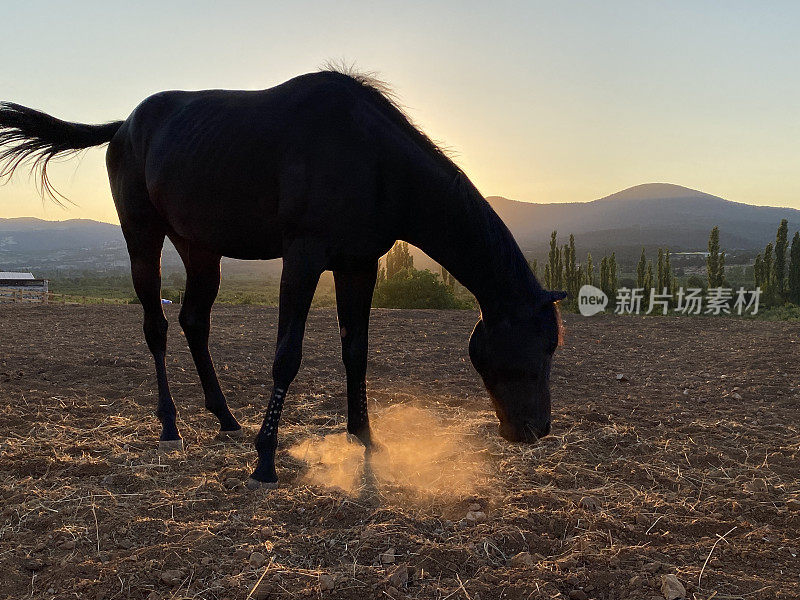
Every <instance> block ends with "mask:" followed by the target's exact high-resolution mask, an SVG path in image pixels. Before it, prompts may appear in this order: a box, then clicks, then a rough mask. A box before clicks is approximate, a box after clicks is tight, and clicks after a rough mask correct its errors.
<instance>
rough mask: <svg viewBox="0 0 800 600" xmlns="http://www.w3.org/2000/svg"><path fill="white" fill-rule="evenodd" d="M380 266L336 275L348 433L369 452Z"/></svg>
mask: <svg viewBox="0 0 800 600" xmlns="http://www.w3.org/2000/svg"><path fill="white" fill-rule="evenodd" d="M377 270H378V265H377V264H376V263H374V262H370V264H369V265H368V266H365V267H364V268H363V269H359V270H346V271H334V272H333V279H334V282H335V284H336V310H337V312H338V314H339V334H340V335H341V337H342V361H343V362H344V368H345V371H346V372H347V431H348V433H351V434H353V435H355V436H356V437H357V438H358V439H359V440H361V442H362V443H363V444H364V446H366V447H367V448H371V447H372V445H373V440H372V435H371V432H370V427H369V415H368V414H367V384H366V376H367V339H368V329H369V311H370V307H371V305H372V293H373V291H374V289H375V278H376V274H377Z"/></svg>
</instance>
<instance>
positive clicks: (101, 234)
mask: <svg viewBox="0 0 800 600" xmlns="http://www.w3.org/2000/svg"><path fill="white" fill-rule="evenodd" d="M111 243H124V240H123V237H122V230H121V229H120V228H119V226H118V225H112V224H110V223H101V222H99V221H92V220H90V219H69V220H67V221H44V220H42V219H34V218H32V217H21V218H17V219H0V252H1V251H3V250H6V251H14V252H48V251H52V250H67V249H70V250H72V249H77V248H98V247H103V246H106V245H108V244H111Z"/></svg>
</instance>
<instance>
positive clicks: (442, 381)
mask: <svg viewBox="0 0 800 600" xmlns="http://www.w3.org/2000/svg"><path fill="white" fill-rule="evenodd" d="M170 310H172V309H170ZM215 315H216V316H215V323H214V332H213V338H214V347H213V348H212V351H213V353H214V355H215V357H216V360H217V365H218V368H219V370H220V374H221V379H222V382H223V387H224V388H225V389H226V390H229V400H230V403H231V406H232V408H233V410H234V412H235V413H236V414H237V416H239V417H240V419H241V420H242V421H243V422H245V423H248V424H250V425H253V426H254V425H255V424H257V423H258V422H259V421H260V413H261V411H262V410H263V408H264V405H265V403H266V394H267V393H268V390H269V378H268V372H269V369H268V364H269V359H268V357H269V355H270V353H271V348H272V338H273V337H274V321H275V311H274V310H271V309H260V308H234V307H224V308H221V309H220V310H218V311H217V312H216V313H215ZM169 317H170V320H171V321H172V322H176V319H175V315H174V314H170V315H169ZM3 319H4V326H3V334H4V336H5V337H4V339H3V343H2V346H1V347H0V391H2V400H3V401H2V403H1V404H0V411H2V418H0V427H2V437H1V438H0V440H1V441H0V443H1V444H2V447H1V448H0V451H2V471H0V499H2V508H0V569H2V572H3V574H4V575H3V577H2V578H0V581H1V582H0V597H8V598H20V597H32V598H98V599H100V598H102V599H105V600H110V599H111V598H173V599H180V598H220V599H221V598H231V599H232V598H248V597H249V598H298V597H299V598H304V597H309V598H318V597H326V598H327V597H330V598H357V599H359V600H361V599H363V598H387V597H409V598H435V599H438V600H445V599H447V598H450V599H451V600H455V599H459V598H460V599H471V600H478V599H483V600H487V599H495V598H497V599H499V598H509V599H523V598H568V597H570V594H571V593H572V594H573V596H572V597H575V598H577V597H582V596H580V594H579V592H580V591H582V592H584V593H585V595H586V597H588V598H596V599H608V600H611V599H629V598H630V599H649V598H651V597H660V591H659V588H660V583H661V581H660V576H661V575H663V574H666V573H675V574H676V575H677V576H678V578H679V579H680V580H681V582H682V583H683V584H684V585H685V586H686V587H687V589H688V591H689V597H692V598H697V599H700V598H702V599H710V598H715V599H718V600H721V599H724V598H727V599H733V598H742V599H747V600H750V599H762V598H763V599H765V600H766V599H773V598H797V597H799V596H800V568H798V560H797V558H796V555H797V553H798V550H797V548H798V546H800V544H799V543H798V542H797V538H796V535H797V531H798V529H800V483H798V476H799V475H800V469H798V466H797V465H798V454H799V453H800V434H798V426H797V422H798V421H797V412H798V406H800V380H798V370H797V367H796V365H797V362H796V347H797V343H798V332H797V330H796V329H795V328H792V327H791V325H790V324H782V323H753V322H744V321H737V320H726V319H698V320H689V319H613V318H593V319H586V320H583V319H580V320H579V318H578V317H574V316H573V317H571V318H570V317H568V319H567V327H568V336H567V341H566V344H565V346H564V348H563V349H562V350H560V354H559V356H558V357H557V361H556V362H557V367H556V369H555V372H554V381H553V387H554V399H555V400H554V419H555V431H554V434H553V435H552V436H550V437H548V438H546V439H544V440H542V441H541V442H540V443H539V444H537V445H535V446H516V445H510V444H507V443H505V442H503V441H502V440H501V439H500V438H499V437H498V436H497V435H496V432H495V429H496V425H495V422H494V415H493V414H492V412H491V411H490V410H489V406H488V401H487V400H486V399H485V397H484V393H483V391H482V390H481V387H480V383H479V381H478V380H477V378H476V376H475V375H474V374H473V372H472V370H471V367H470V366H469V364H468V359H467V358H466V338H467V335H468V332H469V329H470V325H471V321H473V320H474V315H471V314H468V313H464V312H443V313H438V312H434V311H376V312H375V314H374V316H373V324H372V330H373V341H372V348H373V350H372V352H371V358H370V381H369V388H370V392H371V397H372V399H373V400H372V408H373V415H374V419H375V427H376V431H377V436H378V438H379V439H380V440H381V441H383V443H384V444H385V445H386V447H387V449H388V450H387V452H386V453H383V454H377V455H375V456H373V457H371V458H369V459H365V457H364V454H363V450H362V449H361V448H360V446H358V445H356V444H353V443H350V442H349V441H348V439H347V437H346V436H345V435H344V434H343V433H342V432H343V431H344V416H343V415H344V401H343V397H344V383H343V373H342V368H341V366H340V365H339V359H338V353H339V350H338V347H337V343H338V340H337V335H336V329H335V325H334V324H335V312H333V311H330V310H319V311H315V312H313V313H312V318H311V321H310V324H309V332H308V337H307V343H306V346H305V348H306V359H305V361H304V366H303V369H302V371H301V374H300V377H299V378H298V381H297V382H296V383H295V385H294V386H293V387H292V390H291V391H290V399H289V400H288V401H287V409H286V414H285V417H284V426H283V427H282V429H281V433H282V446H283V448H285V450H284V451H283V452H282V454H281V456H280V458H279V476H280V477H281V480H282V486H281V487H280V488H279V489H277V490H274V491H271V492H258V493H255V494H254V493H249V492H247V491H246V490H245V489H244V487H243V486H242V481H243V480H244V478H245V477H246V476H247V474H248V473H249V471H250V469H251V468H252V467H253V464H254V460H255V455H254V452H253V451H252V449H251V447H250V444H249V440H247V441H245V442H244V443H242V444H235V443H234V444H231V443H226V444H223V443H221V442H218V441H216V440H215V439H214V433H215V431H214V427H213V422H212V419H211V417H209V416H208V415H207V414H205V413H204V412H203V411H202V399H201V393H200V388H199V385H198V384H197V382H196V377H195V375H194V373H193V369H192V366H191V362H190V359H189V357H188V352H187V351H186V350H185V349H184V347H183V342H182V340H180V339H179V335H178V332H177V328H176V327H173V329H172V332H171V344H170V352H171V354H170V356H171V360H170V362H171V364H170V366H169V368H170V375H171V381H172V388H173V392H174V395H175V397H176V402H177V403H178V406H179V410H180V412H181V415H180V416H181V421H180V426H181V428H182V429H181V430H182V434H183V436H184V438H185V440H186V441H187V449H186V451H185V452H183V453H172V454H166V455H165V454H159V453H158V452H157V451H156V447H155V443H154V440H155V439H156V435H157V427H156V422H155V419H154V418H153V417H152V416H151V414H152V408H153V406H152V402H153V401H152V391H153V386H154V384H153V381H152V376H151V373H150V360H149V357H148V356H147V354H146V349H145V347H144V344H143V342H141V341H140V339H139V338H140V335H139V331H140V325H139V313H138V307H11V308H10V309H6V308H4V309H3ZM766 349H768V350H766ZM616 373H624V374H625V375H626V377H627V378H628V379H629V381H628V382H625V383H619V382H617V381H616V377H615V375H616ZM262 386H263V387H262ZM684 390H686V393H684ZM734 394H737V395H740V396H741V397H742V398H741V399H738V398H737V397H736V396H734ZM475 505H477V506H475ZM468 513H469V516H470V519H467V518H466V517H467V516H468ZM390 549H393V553H392V557H393V559H394V562H391V563H386V562H382V561H381V556H383V560H384V561H385V560H386V558H387V551H389V550H390ZM522 552H527V553H529V555H530V556H529V557H527V556H525V555H523V556H522V557H520V556H518V555H519V553H522ZM254 553H260V554H261V556H258V555H257V554H256V555H254ZM251 557H252V558H251ZM513 557H517V558H515V559H514V561H513V563H512V558H513ZM330 588H332V589H330Z"/></svg>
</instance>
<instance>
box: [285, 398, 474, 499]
mask: <svg viewBox="0 0 800 600" xmlns="http://www.w3.org/2000/svg"><path fill="white" fill-rule="evenodd" d="M371 420H372V429H373V438H374V439H376V440H377V441H378V442H379V443H380V444H381V446H382V447H381V449H380V450H376V451H373V452H369V453H365V450H364V447H363V446H362V445H361V444H360V443H359V442H358V441H357V440H355V439H354V438H352V436H348V435H347V434H344V433H341V434H332V435H328V436H325V437H322V438H310V439H307V440H304V441H303V442H301V443H299V444H297V445H295V446H293V447H292V448H290V449H289V454H290V455H291V456H293V457H294V458H296V459H298V460H302V461H304V462H305V463H306V464H307V465H308V468H307V470H306V472H305V473H304V475H303V479H304V481H305V482H306V483H310V484H315V485H322V486H326V487H331V488H338V489H340V490H343V491H344V492H346V493H348V494H350V495H359V494H361V493H365V492H369V491H371V490H372V489H373V488H374V490H375V491H377V492H378V493H380V494H382V495H387V494H391V495H398V494H399V495H402V496H404V497H406V498H407V499H410V500H422V501H426V500H434V499H442V500H443V499H448V498H457V497H462V496H465V495H469V494H472V493H475V492H477V491H478V490H479V489H480V488H482V487H484V486H485V485H486V484H487V483H488V479H489V463H488V453H487V451H486V448H485V447H480V446H479V445H478V443H477V441H476V439H475V436H474V434H473V433H472V432H471V431H470V428H469V426H468V424H467V423H464V422H456V421H453V420H451V419H444V418H443V417H442V416H440V415H439V414H437V413H436V412H435V411H432V410H430V409H427V408H422V407H418V406H412V405H408V404H399V405H395V406H392V407H389V408H386V409H384V410H382V411H378V412H376V414H375V416H374V417H373V418H372V419H371Z"/></svg>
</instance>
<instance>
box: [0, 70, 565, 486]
mask: <svg viewBox="0 0 800 600" xmlns="http://www.w3.org/2000/svg"><path fill="white" fill-rule="evenodd" d="M109 142H110V144H109V146H108V151H107V154H106V162H107V166H108V174H109V180H110V183H111V192H112V195H113V197H114V203H115V205H116V208H117V213H118V215H119V220H120V224H121V225H122V231H123V234H124V235H125V241H126V243H127V246H128V253H129V254H130V259H131V272H132V276H133V284H134V287H135V289H136V294H137V295H138V297H139V299H140V300H141V302H142V308H143V309H144V334H145V339H146V341H147V345H148V347H149V348H150V351H151V352H152V354H153V357H154V358H155V367H156V376H157V379H158V410H157V413H156V414H157V415H158V418H159V420H160V421H161V424H162V431H161V436H160V444H161V445H162V447H167V448H169V447H178V448H180V447H182V440H181V437H180V434H179V433H178V428H177V426H176V410H175V404H174V403H173V401H172V396H171V394H170V390H169V385H168V383H167V373H166V366H165V352H166V341H167V320H166V318H165V317H164V313H163V311H162V308H161V294H160V287H161V250H162V245H163V243H164V238H165V237H169V239H170V240H172V242H173V244H174V245H175V247H176V248H177V249H178V252H179V253H180V255H181V258H182V259H183V263H184V265H185V267H186V295H185V300H184V303H183V306H182V307H181V311H180V317H179V321H180V324H181V327H183V330H184V332H185V334H186V340H187V341H188V344H189V348H190V349H191V353H192V357H193V359H194V362H195V365H196V367H197V372H198V374H199V376H200V380H201V382H202V386H203V391H204V394H205V405H206V408H208V410H210V411H211V412H212V413H214V415H216V417H217V418H218V419H219V422H220V426H221V432H220V433H221V435H223V436H226V435H227V436H233V435H237V434H241V427H240V425H239V423H238V422H237V421H236V419H235V418H234V416H233V415H232V414H231V412H230V410H229V409H228V405H227V403H226V401H225V396H224V395H223V393H222V390H221V389H220V386H219V382H218V381H217V375H216V372H215V371H214V366H213V363H212V361H211V356H210V354H209V352H208V336H209V328H210V315H211V306H212V304H213V303H214V300H215V298H216V295H217V292H218V288H219V282H220V257H222V256H229V257H234V258H239V259H272V258H277V257H282V258H283V273H282V276H281V285H280V316H279V320H278V341H277V348H276V352H275V360H274V363H273V367H272V378H273V385H274V387H273V390H272V395H271V397H270V401H269V405H268V407H267V414H266V416H265V418H264V422H263V425H262V426H261V430H260V432H259V434H258V436H257V437H256V440H255V447H256V449H257V451H258V466H257V467H256V469H255V471H254V472H253V474H252V476H251V478H250V479H249V481H248V486H249V487H251V488H254V487H259V486H261V485H270V484H275V483H276V482H277V476H276V473H275V450H276V448H277V441H278V438H277V427H278V421H279V419H280V415H281V409H282V407H283V402H284V399H285V396H286V392H287V390H288V389H289V385H290V384H291V383H292V381H293V380H294V378H295V375H296V374H297V371H298V369H299V368H300V360H301V354H302V343H303V333H304V330H305V324H306V318H307V315H308V310H309V306H310V304H311V299H312V296H313V294H314V290H315V288H316V286H317V283H318V280H319V277H320V275H321V273H322V272H323V271H324V270H332V271H333V276H334V280H335V286H336V303H337V310H338V315H339V326H340V330H341V337H342V358H343V360H344V365H345V368H346V371H347V402H348V404H347V430H348V432H350V433H352V434H354V435H355V436H357V437H358V438H359V439H360V440H361V442H363V443H364V445H365V446H366V447H367V448H370V447H371V446H372V444H373V441H372V439H371V437H370V427H369V419H368V416H367V397H366V384H365V376H366V364H367V327H368V322H369V313H370V305H371V299H372V293H373V289H374V287H375V279H376V271H377V261H378V258H379V257H380V256H381V255H383V254H384V253H386V252H387V251H388V250H389V248H390V247H391V246H392V244H393V243H394V241H395V240H398V239H402V240H406V241H408V242H410V243H411V244H414V245H415V246H418V247H420V248H421V249H422V250H424V251H425V252H426V253H427V254H428V255H430V256H431V257H432V258H433V259H434V260H436V261H438V262H439V263H441V264H442V265H444V267H445V268H446V269H447V270H448V271H450V272H451V273H452V274H453V275H454V276H455V277H456V279H458V281H460V282H461V283H462V284H463V285H464V286H466V287H467V288H468V289H469V290H470V291H471V292H472V293H473V294H474V295H475V297H476V298H477V299H478V302H479V303H480V307H481V319H480V320H479V321H478V323H477V325H476V326H475V329H474V331H473V332H472V337H471V338H470V342H469V354H470V358H471V360H472V364H473V365H474V366H475V369H477V371H478V373H480V375H481V377H482V378H483V381H484V383H485V385H486V389H487V390H488V392H489V395H490V396H491V399H492V401H493V403H494V408H495V412H496V413H497V417H498V418H499V420H500V433H501V435H502V436H503V437H504V438H506V439H508V440H510V441H521V442H532V441H535V440H536V439H538V438H539V437H541V436H544V435H546V434H547V433H548V432H549V431H550V391H549V376H550V364H551V359H552V355H553V353H554V351H555V349H556V346H557V345H558V343H559V337H560V319H559V315H558V308H557V304H556V302H557V301H558V300H560V299H562V298H563V297H564V296H565V294H564V293H562V292H548V291H546V290H544V289H543V288H542V287H541V286H540V285H539V283H538V281H537V280H536V278H535V277H534V275H533V273H532V272H531V270H530V268H529V267H528V264H527V262H526V261H525V258H524V257H523V255H522V252H521V251H520V249H519V247H518V246H517V244H516V242H515V241H514V238H513V237H512V235H511V233H510V232H509V230H508V229H507V228H506V226H505V225H504V224H503V222H502V221H501V220H500V218H499V217H498V216H497V214H496V213H495V212H494V211H493V210H492V209H491V207H490V206H489V204H488V203H487V202H486V200H484V198H483V197H482V196H481V195H480V193H479V192H478V191H477V189H476V188H475V187H474V186H473V185H472V183H471V182H470V181H469V179H468V178H467V177H466V175H465V174H464V173H463V172H462V171H461V170H460V169H459V168H458V167H457V166H456V165H455V164H454V163H453V162H452V161H451V160H450V159H449V158H448V157H447V156H446V155H445V153H444V152H443V151H442V150H441V149H440V148H439V147H438V146H437V145H436V144H435V143H433V142H432V141H431V140H430V139H429V138H428V137H427V136H426V135H425V134H424V133H422V132H421V131H420V130H419V129H418V128H416V127H415V126H414V125H413V124H412V123H411V121H410V120H409V119H408V118H407V117H406V116H405V115H404V113H403V112H402V110H401V109H400V108H399V107H398V106H397V104H396V103H395V102H394V101H393V100H392V96H391V94H390V93H389V92H388V90H387V89H386V87H385V85H384V84H382V83H381V82H380V81H377V80H375V79H374V78H371V77H368V76H365V75H361V74H357V73H343V72H337V71H335V70H327V71H321V72H318V73H311V74H307V75H302V76H299V77H296V78H294V79H292V80H290V81H287V82H286V83H283V84H281V85H279V86H276V87H273V88H270V89H267V90H263V91H228V90H209V91H199V92H183V91H169V92H162V93H159V94H155V95H154V96H151V97H149V98H147V99H146V100H145V101H144V102H142V103H141V104H140V105H139V106H138V107H137V108H136V109H135V110H134V111H133V113H132V114H131V115H130V116H129V117H128V119H127V120H125V121H116V122H112V123H107V124H104V125H84V124H79V123H68V122H65V121H61V120H58V119H55V118H53V117H51V116H49V115H46V114H44V113H41V112H38V111H35V110H32V109H29V108H25V107H23V106H19V105H17V104H12V103H2V104H0V177H3V176H10V175H12V174H13V172H14V170H15V169H16V168H17V167H18V166H20V165H21V164H24V163H26V162H29V163H32V168H38V170H39V175H40V181H41V185H42V188H43V191H44V192H46V193H49V194H50V195H51V197H53V198H54V196H53V194H54V193H56V192H54V191H53V190H52V188H51V187H50V184H49V181H48V179H47V170H46V167H47V163H48V161H49V160H50V159H51V158H53V157H55V156H60V155H65V154H69V153H73V152H77V151H79V150H80V149H83V148H88V147H91V146H97V145H101V144H105V143H109Z"/></svg>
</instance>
